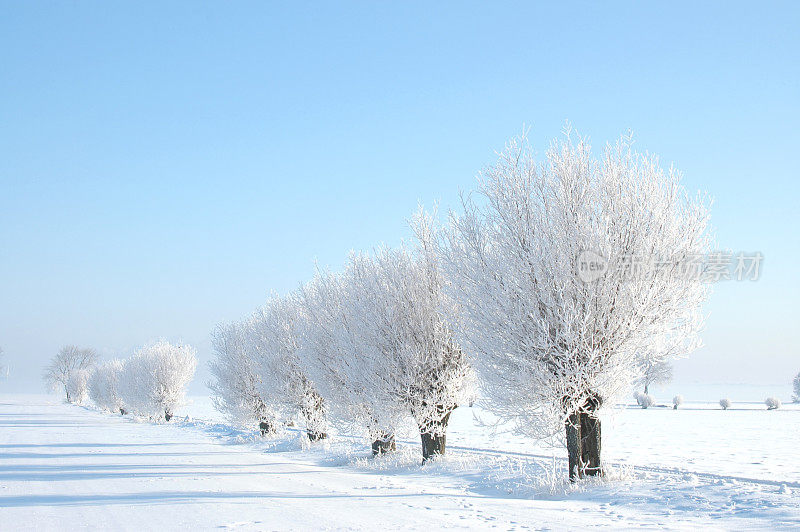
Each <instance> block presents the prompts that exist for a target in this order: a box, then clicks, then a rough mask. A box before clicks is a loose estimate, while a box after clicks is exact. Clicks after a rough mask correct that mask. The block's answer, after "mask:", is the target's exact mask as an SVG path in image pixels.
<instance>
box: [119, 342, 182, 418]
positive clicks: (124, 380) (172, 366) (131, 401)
mask: <svg viewBox="0 0 800 532" xmlns="http://www.w3.org/2000/svg"><path fill="white" fill-rule="evenodd" d="M196 368H197V358H196V357H195V350H194V348H192V347H190V346H188V345H172V344H170V343H169V342H165V341H160V342H157V343H155V344H153V345H151V346H148V347H144V348H142V349H140V350H138V351H137V352H136V353H135V354H134V355H133V356H132V357H130V358H129V359H128V360H126V361H125V363H124V365H123V366H122V371H121V372H120V379H119V388H118V390H119V396H120V398H121V400H122V403H123V405H124V408H125V409H126V410H129V411H131V412H133V413H135V414H138V415H141V416H148V417H152V418H161V417H163V418H164V419H165V420H167V421H169V420H170V419H171V418H172V415H173V413H174V411H175V407H177V406H179V405H181V404H183V402H184V396H185V394H186V386H188V384H189V382H190V381H191V380H192V377H194V372H195V369H196Z"/></svg>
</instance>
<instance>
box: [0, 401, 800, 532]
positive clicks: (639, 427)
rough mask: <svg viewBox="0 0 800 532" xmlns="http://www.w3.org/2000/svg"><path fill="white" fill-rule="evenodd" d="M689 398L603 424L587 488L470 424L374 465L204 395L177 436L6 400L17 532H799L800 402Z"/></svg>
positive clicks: (12, 517) (3, 487)
mask: <svg viewBox="0 0 800 532" xmlns="http://www.w3.org/2000/svg"><path fill="white" fill-rule="evenodd" d="M731 398H732V399H733V401H734V406H733V408H734V409H733V410H729V411H725V412H723V411H721V410H720V409H719V406H718V405H717V404H716V402H714V403H702V402H691V401H689V402H687V403H686V404H685V405H683V406H682V407H681V409H679V410H677V411H675V410H672V409H671V407H670V408H650V409H647V410H642V409H639V408H620V409H619V410H617V411H616V412H615V415H613V416H612V419H610V420H608V421H607V423H606V424H605V425H604V428H603V431H604V449H603V452H604V458H605V459H606V461H607V463H609V464H611V469H610V471H611V472H610V475H609V478H608V479H606V480H604V481H599V482H590V483H583V484H581V485H580V486H578V487H571V486H569V485H567V483H565V482H563V480H562V478H563V476H564V470H563V460H562V459H561V455H562V454H563V451H557V452H556V456H557V458H556V460H555V477H554V473H553V465H554V462H553V459H552V458H551V456H552V453H553V451H552V450H551V449H547V448H544V447H541V446H534V447H532V446H531V445H530V443H529V442H528V441H526V440H525V439H524V438H521V437H518V436H512V435H509V434H505V433H501V434H497V435H495V436H492V434H491V432H490V431H489V430H487V429H486V428H485V427H479V426H477V425H476V424H475V422H474V419H473V418H474V416H475V414H476V412H475V411H474V410H473V409H469V408H461V409H458V410H457V411H456V413H455V414H454V415H453V419H452V424H451V429H450V432H449V436H448V445H449V450H448V453H449V455H448V457H447V458H446V459H444V460H440V461H437V462H435V463H431V464H428V465H425V466H420V464H419V449H418V443H417V442H416V440H413V439H404V440H402V441H401V442H400V444H401V445H400V450H399V452H398V453H396V455H394V456H392V457H387V458H382V459H378V460H373V459H370V458H368V452H367V450H366V446H365V444H364V442H362V441H359V440H358V439H355V438H349V437H346V436H339V437H335V438H332V440H331V441H329V442H326V443H324V444H319V445H314V446H310V447H309V445H308V444H307V443H306V440H305V438H304V437H303V435H302V434H300V433H299V432H297V431H294V430H291V429H289V430H287V431H286V432H285V433H284V434H283V435H281V436H280V437H278V438H276V439H274V440H262V439H261V438H259V437H258V436H256V435H255V434H253V433H251V432H246V431H238V430H235V429H233V428H231V427H229V426H227V425H225V424H224V423H222V422H221V419H220V417H219V415H218V414H216V413H215V412H213V410H211V408H210V403H209V401H208V400H207V399H205V398H194V402H193V404H191V405H189V406H187V407H186V408H184V410H183V412H181V413H180V415H181V416H186V415H188V416H190V419H188V420H186V419H184V420H182V421H179V422H173V423H170V424H152V423H147V422H137V421H135V420H131V419H128V418H127V417H126V418H123V417H120V416H115V415H109V414H104V413H100V412H97V411H95V410H93V409H90V408H85V407H78V406H72V405H64V404H61V403H60V402H59V401H58V400H57V399H56V398H54V397H48V396H23V395H0V530H50V529H52V530H74V529H94V530H117V529H121V530H210V529H225V528H240V529H259V530H273V529H301V530H309V529H387V528H388V529H426V530H436V529H440V528H468V529H486V528H498V529H505V530H512V529H556V530H561V529H577V528H584V527H606V528H612V529H630V528H650V529H654V528H675V529H689V528H698V527H702V528H704V529H709V528H710V529H728V530H729V529H765V530H766V529H771V530H775V529H787V530H788V529H797V528H799V527H800V463H798V460H797V457H798V453H797V438H798V436H799V435H800V407H798V406H797V405H784V406H783V408H781V409H779V410H776V411H771V412H767V411H766V410H765V407H764V406H763V403H756V402H749V403H738V402H736V397H735V396H732V397H731Z"/></svg>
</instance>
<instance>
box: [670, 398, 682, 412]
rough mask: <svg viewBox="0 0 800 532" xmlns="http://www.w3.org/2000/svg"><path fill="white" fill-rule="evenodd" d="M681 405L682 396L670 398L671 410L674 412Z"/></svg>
mask: <svg viewBox="0 0 800 532" xmlns="http://www.w3.org/2000/svg"><path fill="white" fill-rule="evenodd" d="M682 404H683V396H682V395H676V396H675V397H673V398H672V408H674V409H675V410H677V409H678V407H679V406H681V405H682Z"/></svg>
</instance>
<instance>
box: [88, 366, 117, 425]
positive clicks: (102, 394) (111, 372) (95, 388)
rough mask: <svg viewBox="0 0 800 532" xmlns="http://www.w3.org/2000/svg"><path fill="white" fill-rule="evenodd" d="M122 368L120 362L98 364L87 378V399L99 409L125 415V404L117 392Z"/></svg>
mask: <svg viewBox="0 0 800 532" xmlns="http://www.w3.org/2000/svg"><path fill="white" fill-rule="evenodd" d="M124 367H125V362H124V361H122V360H116V359H115V360H109V361H107V362H103V363H102V364H99V365H98V366H97V368H96V369H95V370H94V372H93V373H92V376H91V377H90V378H89V397H90V398H91V400H92V401H94V404H96V405H97V406H98V407H99V408H102V409H103V410H107V411H109V412H119V413H120V414H123V415H124V414H125V403H123V402H122V397H121V395H120V392H119V386H120V378H121V377H122V372H123V370H124Z"/></svg>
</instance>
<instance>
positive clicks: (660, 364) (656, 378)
mask: <svg viewBox="0 0 800 532" xmlns="http://www.w3.org/2000/svg"><path fill="white" fill-rule="evenodd" d="M641 366H642V369H641V371H642V377H641V379H639V384H640V385H641V386H644V393H645V395H647V394H648V393H650V391H649V389H650V386H652V385H654V384H667V383H668V382H670V381H671V380H672V364H670V363H669V362H668V361H666V360H657V359H656V360H653V359H652V358H644V359H643V360H641Z"/></svg>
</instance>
